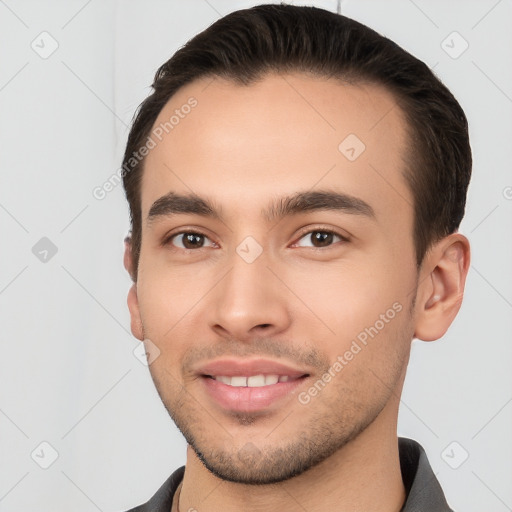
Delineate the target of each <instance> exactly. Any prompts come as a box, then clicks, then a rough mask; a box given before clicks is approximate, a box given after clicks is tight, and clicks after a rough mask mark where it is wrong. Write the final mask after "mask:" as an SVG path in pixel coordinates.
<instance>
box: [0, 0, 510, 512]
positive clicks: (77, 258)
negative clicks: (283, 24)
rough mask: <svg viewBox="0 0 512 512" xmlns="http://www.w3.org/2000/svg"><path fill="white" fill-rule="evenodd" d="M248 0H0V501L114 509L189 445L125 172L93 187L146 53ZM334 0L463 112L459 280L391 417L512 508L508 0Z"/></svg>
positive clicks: (470, 510)
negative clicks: (466, 257) (123, 181)
mask: <svg viewBox="0 0 512 512" xmlns="http://www.w3.org/2000/svg"><path fill="white" fill-rule="evenodd" d="M256 3H258V2H249V1H230V2H229V1H224V2H223V1H219V0H217V1H214V0H209V1H206V0H193V1H191V0H188V1H187V2H185V1H182V2H178V1H169V0H167V1H155V0H153V1H145V2H144V1H142V0H137V1H133V0H122V1H121V0H120V1H114V0H110V1H102V0H89V1H86V0H80V1H75V0H73V1H69V0H66V1H45V2H42V1H28V0H20V1H17V2H14V1H7V0H5V1H2V0H0V143H1V151H0V173H1V187H0V222H1V226H0V228H1V229H0V233H1V259H0V262H1V265H0V316H1V330H0V333H1V334H0V336H1V343H2V345H1V347H2V350H1V354H2V357H1V358H0V461H1V462H0V468H1V470H0V471H1V474H0V510H1V511H9V512H17V511H23V512H26V511H31V510H38V511H40V512H46V511H48V512H50V511H52V512H54V511H57V510H73V511H75V512H86V511H95V510H101V511H116V510H123V509H126V508H129V507H131V506H134V505H136V504H138V503H140V502H142V501H145V500H146V499H147V498H148V497H149V496H150V495H152V494H153V493H154V492H155V490H156V489H157V488H158V487H159V486H160V484H161V483H162V482H163V481H164V480H165V479H166V478H167V477H168V476H169V474H170V473H171V471H173V470H174V469H176V468H177V467H178V466H180V465H182V464H183V463H184V461H185V443H184V441H183V439H182V437H181V435H180V433H179V432H178V431H177V430H176V428H175V426H174V424H173V423H172V422H171V420H170V419H169V417H168V415H167V413H166V411H165V410H164V408H163V406H162V405H161V403H160V400H159V398H158V396H157V394H156V392H155V390H154V387H153V384H152V381H151V379H150V376H149V372H148V369H147V367H145V366H144V365H143V364H142V363H141V362H140V361H139V360H138V359H137V358H136V357H135V355H134V354H133V351H134V349H136V348H137V347H138V346H139V342H138V341H137V340H136V339H135V338H133V337H132V335H131V333H130V330H129V316H128V311H127V307H126V294H127V291H128V288H129V286H130V280H129V278H128V275H127V274H126V273H125V271H124V268H123V267H122V251H123V237H124V235H125V234H126V232H127V230H128V226H129V224H128V210H127V205H126V203H125V199H124V192H123V190H122V186H118V187H116V188H115V189H114V190H113V191H111V192H110V193H109V194H108V195H107V197H106V198H105V199H103V200H97V199H95V198H94V197H93V194H92V191H93V189H94V187H97V186H101V185H102V184H103V183H104V182H105V181H106V180H108V178H109V177H110V176H111V175H112V174H114V173H115V172H116V170H117V169H118V168H119V165H120V160H121V155H122V151H123V149H124V144H125V141H126V137H127V133H128V127H129V123H130V120H131V117H132V115H133V113H134V111H135V109H136V107H137V106H138V104H139V103H140V102H141V101H142V99H143V98H144V97H145V96H146V95H147V94H148V92H149V85H150V84H151V82H152V79H153V74H154V72H155V70H156V69H157V67H158V66H159V65H160V64H161V63H163V62H164V61H165V60H167V59H168V58H169V57H170V56H171V55H172V53H174V51H175V50H176V49H178V47H179V46H181V45H182V44H184V43H185V42H186V40H188V39H189V38H190V37H192V36H193V35H194V34H195V33H197V32H199V31H200V30H202V29H204V28H206V27H207V26H208V25H209V24H211V23H212V22H214V21H215V20H216V19H217V18H218V17H219V16H221V15H224V14H226V13H228V12H229V11H231V10H235V9H237V8H241V7H248V6H250V5H254V4H256ZM294 3H299V2H294ZM301 3H302V2H301ZM311 3H313V2H310V4H311ZM314 5H318V6H322V7H326V8H328V9H330V10H333V11H335V10H336V9H337V7H338V6H337V2H336V1H328V0H325V1H322V2H320V1H318V2H314ZM340 5H341V10H342V12H343V13H344V14H346V15H348V16H351V17H353V18H355V19H357V20H360V21H362V22H364V23H366V24H368V25H369V26H371V27H372V28H374V29H376V30H378V31H380V32H381V33H383V34H384V35H387V36H389V37H391V38H392V39H394V40H395V41H396V42H397V43H399V44H401V45H402V46H404V47H405V48H406V49H408V50H409V51H410V52H412V53H413V54H415V55H416V56H418V57H419V58H421V59H423V60H424V61H425V62H426V63H427V64H428V65H429V66H431V67H432V68H434V70H435V72H436V73H437V74H438V76H440V78H441V79H442V80H443V81H444V82H445V83H446V84H447V85H448V86H449V87H450V88H451V90H452V91H453V92H454V94H455V96H456V97H457V98H458V99H459V101H460V103H461V104H462V106H463V108H464V109H465V111H466V113H467V115H468V118H469V122H470V128H471V136H472V146H473V151H474V175H473V179H472V183H471V186H470V190H469V196H468V206H467V213H466V217H465V220H464V221H463V224H462V227H461V232H462V233H464V234H465V235H467V236H468V237H469V239H470V241H471V243H472V265H471V270H470V272H469V276H468V281H467V287H466V295H465V299H464V303H463V305H462V309H461V311H460V313H459V315H458V317H457V319H456V320H455V322H454V324H453V325H452V327H451V328H450V330H449V332H448V333H447V334H446V336H445V337H444V338H443V340H440V341H438V342H434V343H423V342H419V341H415V342H414V343H413V352H412V359H411V362H410V365H409V371H408V377H407V381H406V385H405V390H404V393H403V400H402V408H401V412H400V417H399V434H400V435H404V436H408V437H412V438H414V439H417V440H418V441H419V442H420V443H421V444H422V445H423V446H424V447H425V449H426V451H427V454H428V456H429V459H430V462H431V464H432V466H433V468H434V471H435V473H436V474H437V477H438V479H439V480H440V482H441V484H442V486H443V488H444V490H445V494H446V495H447V498H448V501H449V503H450V504H451V506H452V507H453V508H454V509H455V510H456V511H460V512H462V511H465V512H477V511H478V512H481V511H483V510H485V511H486V512H504V511H507V510H512V486H511V482H512V463H511V461H512V442H511V431H512V429H511V427H512V403H511V402H512V386H511V381H512V372H511V371H510V368H511V366H510V363H511V355H512V344H511V343H510V342H511V335H510V333H511V327H512V325H511V323H512V322H511V319H512V315H511V312H512V284H511V283H512V279H511V262H512V237H511V224H512V223H511V210H512V175H511V172H510V168H511V163H512V150H511V143H510V141H511V140H512V115H511V114H512V71H511V67H510V62H511V61H512V45H511V42H512V36H511V31H510V22H511V19H512V2H511V1H510V0H509V1H507V0H501V1H497V0H489V1H464V2H463V1H449V2H447V1H426V0H414V1H408V0H396V1H385V2H384V1H382V0H376V1H370V0H344V1H342V2H340ZM44 31H46V32H48V34H49V35H45V34H43V35H41V33H42V32H44ZM454 31H456V32H457V33H458V34H459V35H453V34H452V33H453V32H454ZM462 38H463V39H462ZM55 41H56V43H55ZM443 41H445V42H444V43H443ZM464 41H467V43H468V44H469V47H468V49H467V50H466V51H465V52H464V53H462V54H461V55H460V56H458V58H453V56H454V55H455V54H458V53H459V52H460V51H461V50H462V49H463V47H464V44H465V43H464ZM55 44H58V48H57V49H56V51H55V52H54V53H52V54H51V55H47V53H49V52H50V51H51V49H52V45H55ZM447 52H448V53H447ZM450 52H451V54H452V55H451V56H450V55H449V53H450ZM43 57H45V58H43ZM42 237H47V238H48V239H50V240H51V242H52V243H53V244H54V245H55V246H56V248H57V253H56V254H55V255H53V256H52V254H51V252H50V253H48V255H47V256H46V259H47V261H46V262H45V261H41V260H40V258H43V257H44V252H43V253H40V254H38V256H39V257H36V255H35V254H34V253H33V247H34V246H35V245H36V244H37V243H38V241H39V240H40V239H41V238H42ZM40 243H41V244H44V243H45V242H40ZM46 243H47V242H46ZM41 247H43V246H41ZM41 247H40V246H36V249H37V250H34V251H35V252H36V253H38V251H44V247H43V248H42V249H41ZM42 442H46V443H49V445H51V447H49V446H48V445H46V444H44V445H41V443H42ZM453 442H455V443H456V444H451V443H453ZM447 447H448V448H447ZM54 451H55V452H54ZM466 452H467V454H468V455H469V457H468V458H467V460H465V461H464V462H463V463H461V462H462V461H463V459H464V457H465V454H466ZM55 454H58V458H57V459H56V460H55V461H54V462H53V463H52V464H51V465H50V466H49V467H48V468H47V469H43V468H42V467H40V466H41V465H47V464H49V463H50V462H52V455H55ZM459 464H460V465H459ZM452 466H459V467H458V468H457V469H453V467H452Z"/></svg>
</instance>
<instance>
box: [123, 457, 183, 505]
mask: <svg viewBox="0 0 512 512" xmlns="http://www.w3.org/2000/svg"><path fill="white" fill-rule="evenodd" d="M184 473H185V466H181V467H180V468H178V469H177V470H176V471H174V473H172V475H171V476H170V477H169V478H168V479H167V480H166V481H165V482H164V483H163V484H162V485H161V486H160V488H159V489H158V490H157V491H156V493H155V494H154V495H153V496H152V497H151V498H150V499H149V501H147V502H146V503H143V504H142V505H139V506H138V507H135V508H131V509H130V510H128V511H126V512H160V511H161V512H169V510H171V505H172V499H173V497H174V493H175V492H176V489H177V488H178V486H179V485H180V482H181V481H182V480H183V474H184Z"/></svg>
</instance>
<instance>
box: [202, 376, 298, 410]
mask: <svg viewBox="0 0 512 512" xmlns="http://www.w3.org/2000/svg"><path fill="white" fill-rule="evenodd" d="M305 378H306V377H301V378H299V379H296V380H292V381H289V382H278V383H276V384H271V385H269V386H261V387H257V388H250V387H245V386H244V387H234V386H229V385H227V384H224V383H223V382H220V381H218V380H215V379H212V378H210V377H202V381H203V382H204V384H205V386H206V390H207V392H208V394H209V395H210V396H211V397H212V398H213V399H214V400H215V401H216V402H217V403H218V404H219V405H220V406H221V407H222V408H223V409H227V410H230V411H239V412H253V411H260V410H262V409H266V408H268V407H270V406H271V405H272V404H274V403H275V402H277V401H279V400H281V399H283V398H284V397H286V396H287V395H291V394H294V391H295V390H296V388H297V387H298V386H300V385H301V384H302V383H303V381H304V380H305Z"/></svg>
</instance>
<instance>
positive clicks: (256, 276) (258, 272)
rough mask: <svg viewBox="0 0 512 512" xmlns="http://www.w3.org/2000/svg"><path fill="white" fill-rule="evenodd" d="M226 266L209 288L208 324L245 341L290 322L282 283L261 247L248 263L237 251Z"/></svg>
mask: <svg viewBox="0 0 512 512" xmlns="http://www.w3.org/2000/svg"><path fill="white" fill-rule="evenodd" d="M229 263H230V264H229V270H228V271H227V273H226V274H225V275H224V277H223V278H222V279H221V280H220V282H219V283H218V284H217V286H215V288H214V290H212V292H213V293H212V296H211V299H210V305H209V313H208V314H209V316H210V318H209V324H210V327H211V328H212V329H213V330H215V331H216V332H217V333H218V334H220V335H221V336H223V337H232V338H234V339H236V340H237V341H249V340H250V339H251V338H254V337H255V336H274V335H277V334H278V333H280V332H283V331H285V330H286V329H287V328H288V327H289V325H290V322H291V315H290V311H289V308H288V304H287V300H288V299H289V297H288V296H287V290H286V287H285V286H284V285H283V283H282V282H281V281H280V280H279V279H277V278H276V275H275V271H274V272H272V270H271V269H270V268H268V267H269V261H268V259H267V258H266V256H265V251H264V252H263V253H262V254H261V255H260V256H259V257H258V258H257V259H256V260H255V261H253V262H252V263H248V262H247V261H245V260H244V259H243V258H242V257H240V256H239V254H238V253H236V252H235V253H234V254H233V256H232V258H230V262H229Z"/></svg>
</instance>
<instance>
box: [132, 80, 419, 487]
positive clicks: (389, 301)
mask: <svg viewBox="0 0 512 512" xmlns="http://www.w3.org/2000/svg"><path fill="white" fill-rule="evenodd" d="M191 98H193V99H191ZM192 104H193V107H191V108H187V107H184V106H185V105H192ZM172 116H174V120H173V121H171V122H172V129H170V128H169V124H168V125H167V130H163V133H162V129H161V128H160V130H159V131H157V129H158V127H161V126H164V123H166V122H167V123H169V120H170V119H171V118H172ZM178 118H179V121H176V119H178ZM404 127H405V124H404V120H403V118H402V114H401V112H400V110H399V108H398V107H397V106H396V104H395V102H394V100H393V97H392V96H391V95H390V94H389V93H388V92H386V91H384V90H382V89H381V88H379V87H377V86H374V85H346V84H341V83H339V82H336V81H334V80H326V79H319V78H312V77H309V76H305V75H301V74H290V75H284V76H277V75H268V76H266V77H265V78H264V79H263V80H261V81H260V82H258V83H256V84H253V85H250V86H239V85H235V84H233V83H230V82H227V81H224V80H221V79H218V78H217V79H214V80H212V79H208V80H206V79H205V80H198V81H195V82H193V83H191V84H189V85H187V86H186V87H184V88H182V89H180V90H179V91H178V93H177V94H176V95H175V96H174V97H173V98H172V99H171V100H170V101H169V103H168V104H167V105H166V107H165V108H164V109H163V110H162V112H161V114H160V115H159V117H158V120H157V121H156V123H155V125H154V129H155V130H154V132H153V133H158V134H159V137H153V139H154V140H155V141H156V145H155V146H154V147H153V148H152V149H151V150H150V152H149V154H148V155H147V157H146V162H145V168H144V174H143V178H142V188H141V201H142V202H141V205H142V226H143V228H142V244H141V253H140V260H139V272H138V277H137V283H136V285H134V287H133V288H132V290H131V291H130V295H129V306H130V311H131V315H132V330H133V332H134V334H135V335H136V336H137V337H138V338H139V339H146V340H149V341H148V342H147V343H148V350H149V352H150V353H151V352H152V351H156V353H157V354H159V355H158V357H156V359H155V360H154V361H153V362H152V363H151V365H150V371H151V375H152V377H153V379H154V382H155V385H156V387H157V390H158V392H159V394H160V396H161V398H162V401H163V403H164V405H165V407H166V408H167V410H168V411H169V413H170V415H171V416H172V418H173V419H174V421H175V422H176V424H177V426H178V427H179V428H180V430H181V431H182V432H183V434H184V435H185V438H186V440H187V442H188V443H189V445H190V446H191V447H192V448H193V450H194V452H195V454H196V456H197V457H198V458H199V459H200V460H202V462H203V463H204V464H205V466H206V467H207V468H208V469H210V471H212V472H213V473H214V474H216V475H217V476H219V477H221V478H223V479H227V480H231V481H238V482H245V483H271V482H278V481H282V480H285V479H287V478H290V477H292V476H294V475H297V474H300V473H301V472H304V471H306V470H307V469H309V468H311V467H313V466H315V465H316V464H318V463H320V462H321V461H323V460H325V459H327V458H328V457H330V456H331V455H333V454H334V453H335V452H337V451H338V450H339V448H340V447H342V446H344V445H345V444H346V443H347V442H348V441H349V440H351V439H354V438H356V437H357V436H358V435H359V434H361V433H362V432H365V431H368V429H369V427H370V426H371V425H372V424H373V425H375V424H378V422H379V421H381V419H382V418H392V417H393V416H395V417H396V408H397V403H396V402H397V400H396V396H397V395H398V396H399V394H400V392H401V386H402V383H403V376H404V373H405V368H406V366H407V361H408V356H409V349H410V342H411V339H412V337H413V334H414V325H413V317H414V315H413V309H412V302H413V300H414V297H415V293H416V290H417V271H416V266H415V253H414V246H413V238H412V233H413V208H412V205H413V198H412V195H411V193H410V191H409V189H408V188H407V185H406V183H405V180H404V178H403V175H402V172H403V170H404V166H405V164H404V160H403V158H404V148H405V147H406V136H405V129H404ZM166 132H168V133H166ZM159 138H161V140H159ZM155 347H156V348H155ZM389 421H391V420H389Z"/></svg>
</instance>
